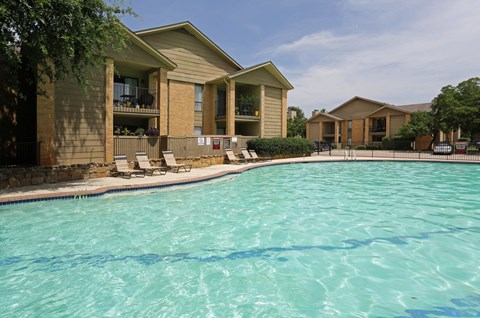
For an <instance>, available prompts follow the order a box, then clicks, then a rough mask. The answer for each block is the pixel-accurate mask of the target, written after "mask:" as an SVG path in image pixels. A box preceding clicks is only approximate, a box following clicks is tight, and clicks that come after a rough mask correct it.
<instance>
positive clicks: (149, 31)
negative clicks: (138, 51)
mask: <svg viewBox="0 0 480 318" xmlns="http://www.w3.org/2000/svg"><path fill="white" fill-rule="evenodd" d="M178 29H185V30H187V31H188V32H189V33H190V34H191V35H193V36H194V37H196V38H197V39H198V40H199V41H200V42H202V43H203V44H205V45H206V46H207V47H209V48H210V49H212V50H213V51H215V52H216V53H217V54H218V55H220V56H221V57H222V58H223V59H224V60H225V61H227V62H228V63H230V64H231V65H233V66H235V67H237V68H239V69H243V67H242V66H241V65H240V64H238V63H237V61H235V60H234V59H233V58H232V57H231V56H230V55H228V54H227V53H225V51H224V50H222V49H221V48H220V47H219V46H218V45H217V44H215V43H214V42H213V41H212V40H210V39H209V38H208V37H207V36H206V35H205V34H203V33H202V32H201V31H200V30H199V29H197V27H196V26H194V25H193V24H192V23H191V22H190V21H184V22H179V23H175V24H169V25H165V26H161V27H156V28H151V29H145V30H139V31H136V32H135V34H137V35H139V36H142V35H150V34H155V33H159V32H166V31H172V30H178Z"/></svg>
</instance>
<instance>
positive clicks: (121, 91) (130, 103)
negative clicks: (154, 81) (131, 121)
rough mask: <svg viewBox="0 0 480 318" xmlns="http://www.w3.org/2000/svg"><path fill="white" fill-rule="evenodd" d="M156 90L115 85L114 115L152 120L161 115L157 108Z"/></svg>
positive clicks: (121, 84) (120, 84)
mask: <svg viewBox="0 0 480 318" xmlns="http://www.w3.org/2000/svg"><path fill="white" fill-rule="evenodd" d="M156 98H158V95H157V90H156V89H149V88H144V87H137V86H131V85H128V84H123V83H114V86H113V113H114V114H115V115H120V116H122V115H123V116H137V117H144V118H152V117H157V116H159V115H160V110H158V109H156V108H155V100H156Z"/></svg>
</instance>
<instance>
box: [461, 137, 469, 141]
mask: <svg viewBox="0 0 480 318" xmlns="http://www.w3.org/2000/svg"><path fill="white" fill-rule="evenodd" d="M458 141H466V142H470V138H468V137H460V138H458Z"/></svg>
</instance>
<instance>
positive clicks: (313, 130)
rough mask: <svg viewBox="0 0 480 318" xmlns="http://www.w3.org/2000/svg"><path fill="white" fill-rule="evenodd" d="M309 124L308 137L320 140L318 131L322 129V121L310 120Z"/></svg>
mask: <svg viewBox="0 0 480 318" xmlns="http://www.w3.org/2000/svg"><path fill="white" fill-rule="evenodd" d="M308 125H310V131H309V135H308V136H307V139H310V140H318V132H319V130H320V123H318V122H310V123H308Z"/></svg>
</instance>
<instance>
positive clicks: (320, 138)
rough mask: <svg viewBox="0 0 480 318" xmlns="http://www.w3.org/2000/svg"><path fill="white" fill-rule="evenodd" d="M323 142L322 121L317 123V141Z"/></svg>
mask: <svg viewBox="0 0 480 318" xmlns="http://www.w3.org/2000/svg"><path fill="white" fill-rule="evenodd" d="M322 140H323V121H320V122H318V141H322Z"/></svg>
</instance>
